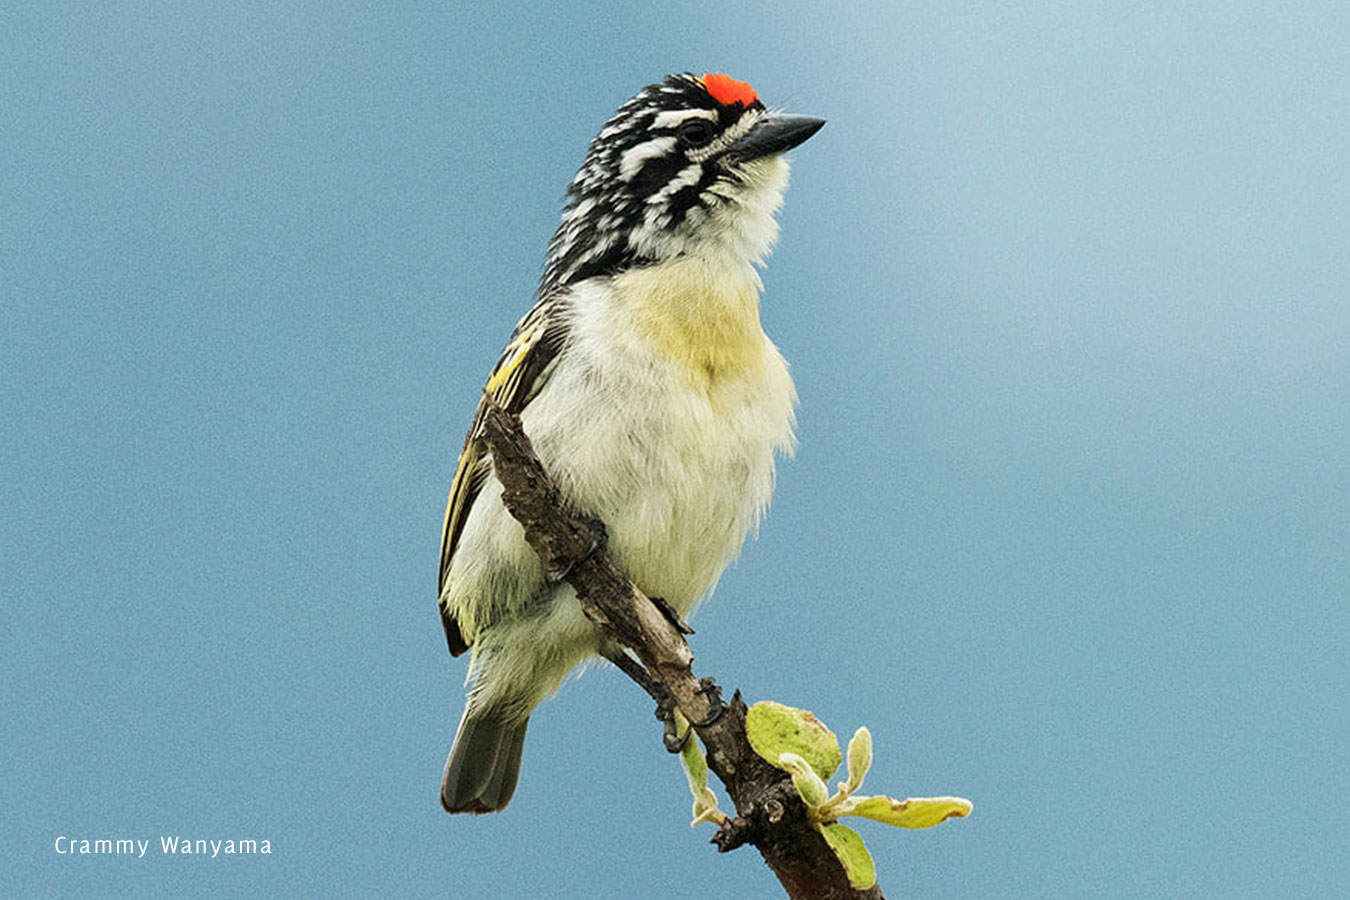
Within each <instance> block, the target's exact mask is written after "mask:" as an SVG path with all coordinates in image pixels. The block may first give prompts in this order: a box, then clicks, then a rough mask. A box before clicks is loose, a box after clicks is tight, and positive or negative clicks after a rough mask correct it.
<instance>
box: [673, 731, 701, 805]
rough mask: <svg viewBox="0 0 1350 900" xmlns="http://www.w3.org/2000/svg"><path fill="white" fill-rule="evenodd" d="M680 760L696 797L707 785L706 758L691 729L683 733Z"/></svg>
mask: <svg viewBox="0 0 1350 900" xmlns="http://www.w3.org/2000/svg"><path fill="white" fill-rule="evenodd" d="M680 762H681V763H683V764H684V777H685V778H687V779H688V780H689V790H690V792H691V793H692V794H693V795H694V797H695V798H697V797H698V796H699V795H700V794H701V793H702V792H703V789H704V788H706V787H707V786H708V758H707V757H706V756H704V755H703V747H702V746H701V745H700V744H699V742H698V738H697V737H696V736H695V735H694V733H693V731H692V730H688V731H685V733H684V749H683V750H681V751H680Z"/></svg>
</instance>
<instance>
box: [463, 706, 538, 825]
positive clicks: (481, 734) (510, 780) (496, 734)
mask: <svg viewBox="0 0 1350 900" xmlns="http://www.w3.org/2000/svg"><path fill="white" fill-rule="evenodd" d="M529 724H530V720H529V719H528V718H525V719H521V720H520V721H518V722H511V721H506V720H503V719H500V718H496V717H495V716H494V715H493V714H492V713H491V712H481V713H478V714H476V715H473V716H470V715H469V713H468V712H465V714H464V718H463V720H461V721H460V723H459V732H458V733H457V734H456V735H455V746H454V747H452V748H451V749H450V759H449V760H447V761H446V763H445V778H444V779H443V780H442V781H441V806H443V807H445V811H446V812H451V813H487V812H497V811H499V810H501V809H503V808H505V807H506V804H508V803H510V802H511V795H512V794H513V793H514V792H515V790H516V778H518V777H519V776H520V751H521V748H522V747H523V746H524V745H525V727H526V726H527V725H529Z"/></svg>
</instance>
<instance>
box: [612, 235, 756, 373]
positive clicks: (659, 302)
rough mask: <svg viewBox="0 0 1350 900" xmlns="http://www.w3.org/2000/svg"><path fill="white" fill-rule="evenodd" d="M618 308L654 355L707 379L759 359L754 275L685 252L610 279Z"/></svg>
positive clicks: (741, 368) (752, 364)
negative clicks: (629, 318) (626, 315)
mask: <svg viewBox="0 0 1350 900" xmlns="http://www.w3.org/2000/svg"><path fill="white" fill-rule="evenodd" d="M614 287H615V289H616V290H617V291H618V292H619V296H620V299H621V302H622V304H623V307H624V308H625V309H626V310H627V311H628V312H629V313H630V314H631V315H632V316H633V321H634V323H635V326H636V327H637V330H638V332H639V333H640V334H641V335H642V336H643V337H644V338H646V339H647V341H648V342H649V344H650V346H651V348H652V350H653V351H654V352H655V353H657V354H658V355H660V356H662V357H664V358H666V359H668V360H670V361H671V362H673V363H676V364H678V365H679V366H681V367H682V368H684V369H685V370H686V372H687V373H688V375H689V377H690V378H691V380H692V381H694V382H695V383H701V382H707V383H711V382H713V381H716V380H718V379H720V378H723V377H728V376H735V375H740V374H743V373H745V372H746V371H747V370H750V369H752V368H755V367H757V366H761V365H763V364H764V347H765V338H764V331H763V329H762V328H761V327H760V324H759V290H760V282H759V276H758V275H756V274H755V271H754V270H753V269H751V268H749V267H748V266H746V267H744V268H743V269H728V268H726V267H724V266H720V265H717V264H715V263H712V262H710V261H708V260H704V259H700V258H697V257H689V258H685V259H680V260H676V261H674V262H669V263H665V264H663V265H659V266H648V267H645V268H640V269H633V270H631V271H629V272H625V273H623V274H622V275H619V276H618V277H616V278H615V279H614Z"/></svg>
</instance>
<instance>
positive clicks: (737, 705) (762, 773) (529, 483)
mask: <svg viewBox="0 0 1350 900" xmlns="http://www.w3.org/2000/svg"><path fill="white" fill-rule="evenodd" d="M488 403H489V405H488V409H487V411H486V415H485V416H484V418H483V437H484V440H485V441H486V442H487V445H488V448H489V450H490V451H491V453H492V461H493V468H494V470H495V472H496V476H497V479H498V480H499V481H500V482H501V483H502V499H503V502H505V504H506V507H507V509H509V510H510V512H511V514H512V515H513V516H515V518H516V519H517V520H518V521H519V522H520V524H521V525H522V526H523V527H524V529H525V539H526V540H527V541H528V542H529V544H530V546H531V547H533V548H534V550H535V552H536V553H538V554H539V558H540V559H541V560H542V561H543V564H544V569H545V571H547V572H549V573H550V574H551V575H552V576H553V577H557V578H563V579H566V580H567V581H568V582H569V583H571V585H572V586H573V587H574V588H576V592H577V597H578V599H579V600H580V602H581V607H582V610H583V611H584V612H585V614H586V615H587V617H589V618H590V619H591V620H592V621H594V622H595V623H597V624H598V625H600V626H601V627H602V628H604V629H605V630H606V632H607V633H608V634H609V635H610V636H611V637H613V638H614V639H615V640H617V641H619V642H620V643H622V644H623V645H624V646H626V647H628V648H630V649H631V650H632V651H633V653H634V654H635V655H636V656H637V658H638V659H639V660H640V661H641V662H642V664H643V666H644V667H645V668H646V669H647V672H648V673H649V674H650V675H651V676H652V677H653V678H654V679H655V680H656V681H657V682H659V683H660V685H661V686H662V687H664V688H665V690H666V691H667V692H668V693H669V695H670V696H671V698H673V700H674V701H675V705H676V706H677V707H678V708H679V710H680V712H682V713H683V714H684V716H685V718H687V719H688V720H689V721H690V722H694V723H706V724H701V725H699V724H696V725H695V730H696V731H697V733H698V735H699V737H700V738H702V740H703V744H704V747H705V748H706V750H707V756H708V768H709V769H710V770H712V772H713V773H714V774H715V775H717V777H718V778H719V779H721V781H722V784H723V785H724V786H725V787H726V790H727V794H728V795H729V796H730V797H731V799H732V802H733V803H735V805H736V817H735V818H734V819H731V820H730V821H729V822H728V823H727V824H726V825H723V826H722V828H721V829H720V830H719V831H718V833H717V835H716V837H714V838H713V843H714V844H716V845H717V846H718V849H719V850H721V851H723V852H725V851H728V850H732V849H735V848H736V847H739V846H741V845H742V844H747V843H748V844H753V845H754V846H755V847H756V848H757V849H758V850H759V852H760V854H761V855H762V856H763V857H764V861H765V863H767V864H768V866H769V868H770V869H772V870H773V873H774V874H775V875H776V876H778V880H779V881H780V882H781V883H782V885H783V888H784V890H786V891H787V894H788V896H789V897H791V898H794V900H797V898H800V900H806V898H810V900H836V898H840V900H842V898H848V900H859V898H881V896H882V894H881V890H880V888H877V887H873V888H871V889H869V890H866V891H855V890H853V888H852V887H850V886H849V883H848V877H847V875H845V873H844V869H843V866H841V865H840V864H839V861H838V859H836V858H835V856H834V854H833V853H832V852H831V851H830V849H829V847H828V846H827V845H826V843H825V839H824V838H823V837H821V835H820V833H819V832H817V831H816V830H815V829H814V828H813V827H812V826H811V825H810V823H809V822H807V819H806V808H805V807H804V806H803V805H802V802H801V799H800V798H799V797H798V796H797V792H796V789H795V788H793V786H792V781H791V779H790V778H789V777H788V775H787V773H786V772H784V771H782V770H780V769H777V768H775V767H774V766H771V765H769V764H768V763H767V762H765V761H764V760H763V759H761V758H760V757H759V755H758V754H756V753H755V752H754V750H753V749H751V747H750V743H749V741H748V740H747V739H746V736H745V712H746V707H745V703H744V702H743V701H742V700H741V695H740V692H739V691H737V692H736V694H735V695H734V696H733V697H732V699H731V701H730V703H728V704H726V705H725V706H719V702H718V700H717V695H716V693H715V692H713V691H710V690H708V683H709V682H708V681H707V679H704V680H703V681H702V682H700V680H699V679H698V678H695V677H694V673H693V669H692V664H693V660H694V655H693V653H692V652H691V651H690V649H689V645H688V643H686V641H685V639H684V635H682V634H681V633H680V632H679V630H678V629H677V628H676V627H675V625H674V623H673V622H671V620H670V619H669V618H668V617H667V616H666V615H665V614H664V613H663V612H662V611H661V610H660V609H659V608H657V606H656V605H655V604H654V603H653V602H652V601H651V600H649V599H648V598H647V597H646V596H645V595H644V594H643V593H642V591H640V590H639V589H638V588H637V586H636V585H634V584H633V582H632V579H630V578H629V577H628V576H627V575H626V574H625V573H624V572H622V571H620V570H619V569H618V568H617V567H616V566H615V565H614V564H613V562H611V560H610V558H609V556H608V554H607V553H606V552H605V550H604V527H603V525H602V524H601V523H599V522H597V521H595V520H594V519H588V518H586V517H584V516H581V515H578V514H577V513H576V512H575V511H573V510H570V509H568V508H566V506H565V505H564V503H563V502H562V497H561V495H560V494H559V492H558V489H557V486H556V485H555V484H554V483H553V481H552V480H551V479H550V478H549V476H548V473H547V472H545V471H544V468H543V466H542V465H541V464H540V462H539V458H538V457H537V456H535V454H534V450H533V448H532V446H531V444H530V440H529V438H528V437H527V436H526V435H525V432H524V430H523V429H522V428H521V425H520V420H519V418H517V417H516V416H513V415H511V414H510V413H508V412H506V411H505V410H503V409H502V408H501V407H499V406H496V405H495V404H493V403H492V401H491V398H489V401H488ZM719 708H720V709H721V710H722V712H721V714H720V715H719V714H718V710H719ZM653 746H656V742H655V741H653Z"/></svg>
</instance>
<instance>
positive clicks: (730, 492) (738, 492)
mask: <svg viewBox="0 0 1350 900" xmlns="http://www.w3.org/2000/svg"><path fill="white" fill-rule="evenodd" d="M687 274H688V273H682V274H681V279H682V281H681V282H680V283H685V282H687V280H688V279H687ZM642 287H644V288H649V287H650V285H645V284H644V285H642ZM657 293H658V294H659V293H660V292H659V291H658V292H657ZM755 293H756V295H757V292H755ZM642 296H643V297H649V296H652V294H651V292H650V291H647V292H646V293H644V294H643V295H642ZM665 299H666V300H668V301H672V302H678V301H679V300H680V298H679V297H678V296H674V297H666V298H665ZM755 299H757V296H756V298H755ZM573 309H574V315H573V319H572V323H571V329H570V337H569V341H568V344H567V347H566V350H565V351H564V352H563V353H562V354H561V355H560V357H559V359H558V361H557V364H556V366H555V368H554V369H553V372H552V373H551V375H550V377H549V379H548V381H547V383H546V384H545V386H544V387H543V389H542V390H541V391H540V392H539V394H538V395H537V396H536V397H535V398H534V399H533V400H532V401H531V402H530V404H529V405H528V406H527V407H526V409H525V412H524V413H523V415H522V416H521V420H522V423H523V425H524V427H525V431H526V433H527V434H528V435H529V436H530V438H531V440H532V441H533V443H534V446H535V450H536V452H537V453H538V454H539V457H540V459H541V461H542V462H543V464H544V467H545V469H546V470H547V471H548V472H549V473H550V474H551V475H552V476H553V478H554V480H555V481H557V483H558V485H559V488H560V490H561V491H562V493H563V495H564V496H565V497H566V498H567V500H568V501H569V502H570V503H571V504H572V505H573V506H575V507H576V508H577V509H578V510H580V511H582V512H584V513H587V514H589V515H594V516H597V517H598V518H600V519H601V521H603V522H604V523H605V526H606V528H607V530H608V533H609V551H610V553H611V554H612V555H613V556H614V559H615V562H616V563H617V564H618V565H619V566H620V567H621V568H623V569H624V570H625V571H627V572H628V573H629V574H630V575H631V576H632V577H633V579H634V581H635V582H636V583H637V585H638V587H639V588H641V589H642V591H643V592H644V593H646V594H647V595H649V596H652V597H661V598H663V599H664V600H666V601H667V602H668V603H670V604H671V605H672V606H673V607H674V608H675V609H676V610H678V611H679V612H680V614H681V615H685V614H687V613H688V612H689V611H690V610H691V609H692V608H693V606H694V604H695V603H697V602H698V600H699V599H701V598H702V597H703V596H704V595H706V594H707V593H708V592H709V591H710V590H711V589H712V588H713V586H714V585H715V584H716V582H717V579H718V576H719V575H720V574H721V573H722V570H723V569H724V568H725V567H726V566H727V564H728V563H730V562H731V561H732V560H733V559H734V558H735V557H736V555H737V554H738V552H739V551H740V548H741V545H742V543H743V542H744V540H745V538H746V535H747V533H748V532H749V531H750V530H751V529H753V528H754V526H755V525H756V523H757V522H758V519H759V517H760V515H761V514H762V513H763V511H764V509H765V507H766V506H767V504H768V502H769V498H770V495H771V493H772V491H773V480H774V462H775V455H776V454H777V453H779V452H785V451H787V450H789V449H790V447H791V444H792V429H793V421H794V407H795V403H796V395H795V392H794V390H793V387H792V381H791V379H790V378H789V376H788V372H787V365H786V364H785V363H784V361H783V359H782V357H781V355H780V354H779V353H778V351H777V349H776V348H775V347H774V346H773V344H772V343H771V342H770V341H769V340H768V338H767V337H765V335H764V333H763V331H762V330H760V327H759V320H758V314H757V311H756V310H755V309H753V308H752V309H751V310H749V312H750V316H749V321H748V322H747V323H746V325H747V326H751V325H752V326H753V332H751V333H749V334H745V333H738V334H734V335H732V336H731V337H732V340H730V341H728V340H722V341H721V343H720V344H718V343H717V342H716V341H714V344H716V346H714V347H712V348H711V349H710V355H707V358H706V359H705V358H704V356H701V355H700V352H699V348H698V343H697V341H689V342H686V343H688V344H689V346H688V347H685V348H684V349H685V351H687V352H679V353H673V354H672V353H671V352H670V350H671V345H672V342H674V343H676V344H678V343H679V341H680V336H679V335H678V334H675V335H673V336H672V334H664V335H660V334H656V335H654V334H653V331H652V328H651V322H650V317H651V315H652V314H653V312H654V311H653V310H652V309H651V308H645V307H643V305H642V303H636V304H635V303H634V298H633V296H632V295H631V293H629V294H627V295H626V294H625V293H624V291H622V290H613V289H610V290H604V289H601V288H600V287H597V286H594V285H582V286H579V287H578V288H577V293H576V297H575V303H574V306H573ZM656 312H660V311H659V310H656ZM742 312H744V311H742ZM644 317H646V320H647V321H645V322H644ZM693 324H694V325H695V326H698V327H702V325H703V324H704V323H699V322H694V323H693ZM727 324H728V323H726V322H722V323H720V325H721V326H722V327H723V330H724V331H725V330H726V326H727ZM733 324H734V323H733ZM722 337H723V338H726V337H727V335H725V334H724V335H723V336H722ZM691 348H692V349H691ZM500 496H501V491H500V486H499V485H498V484H497V483H496V481H495V479H490V480H489V481H488V483H487V484H485V485H484V487H483V490H482V493H481V494H480V495H479V497H478V498H477V500H476V502H475V503H474V507H473V509H472V510H471V511H470V513H469V516H468V518H467V520H466V522H465V528H464V532H463V534H462V536H461V539H460V544H459V547H458V549H457V551H456V554H455V560H454V562H453V564H452V571H451V577H450V590H451V597H450V601H451V602H450V607H451V609H452V611H456V612H457V615H459V616H460V620H461V624H467V625H469V626H470V629H471V630H472V631H474V632H479V627H478V626H479V625H481V626H483V628H482V631H481V632H479V633H478V635H477V637H478V639H479V640H478V643H477V645H476V646H475V659H478V660H479V661H480V662H481V663H482V666H481V672H480V678H479V682H478V684H477V687H476V690H475V693H476V694H479V695H481V696H480V697H479V699H480V700H482V701H483V702H497V701H498V700H500V699H502V698H506V697H515V696H517V695H521V694H529V695H530V696H529V697H526V696H520V697H519V699H520V701H521V702H522V703H523V704H527V705H528V706H532V705H533V703H535V702H538V700H539V699H541V698H542V696H546V695H547V694H550V693H552V692H553V691H554V690H556V688H557V685H558V683H559V682H560V681H561V680H562V678H563V677H564V676H565V675H566V673H567V672H568V671H569V670H570V669H572V668H573V667H574V666H575V665H576V664H577V663H578V662H579V661H580V660H581V659H582V658H584V657H585V656H586V655H587V654H589V653H594V652H596V651H597V650H598V648H599V633H598V630H596V629H594V628H593V627H592V626H591V625H590V624H589V622H588V621H587V620H585V619H584V617H582V615H581V613H580V609H579V607H578V605H577V604H576V602H575V598H574V594H573V593H572V591H571V589H570V588H569V587H567V586H565V585H563V586H558V587H557V588H553V589H548V588H546V587H545V586H544V584H543V581H542V578H541V572H540V567H539V563H538V559H537V557H535V555H534V552H533V551H532V550H530V548H529V547H528V546H527V545H526V544H525V542H524V539H523V536H522V532H521V529H520V526H519V525H518V524H517V523H516V522H515V521H514V520H513V519H511V518H510V516H509V514H508V513H507V512H506V510H505V509H504V508H503V507H502V505H501V500H500ZM480 657H486V658H483V659H480ZM491 657H497V660H498V662H496V663H494V662H493V661H492V660H491ZM508 660H509V663H508V662H507V661H508ZM494 668H496V669H497V671H490V670H491V669H494Z"/></svg>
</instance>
